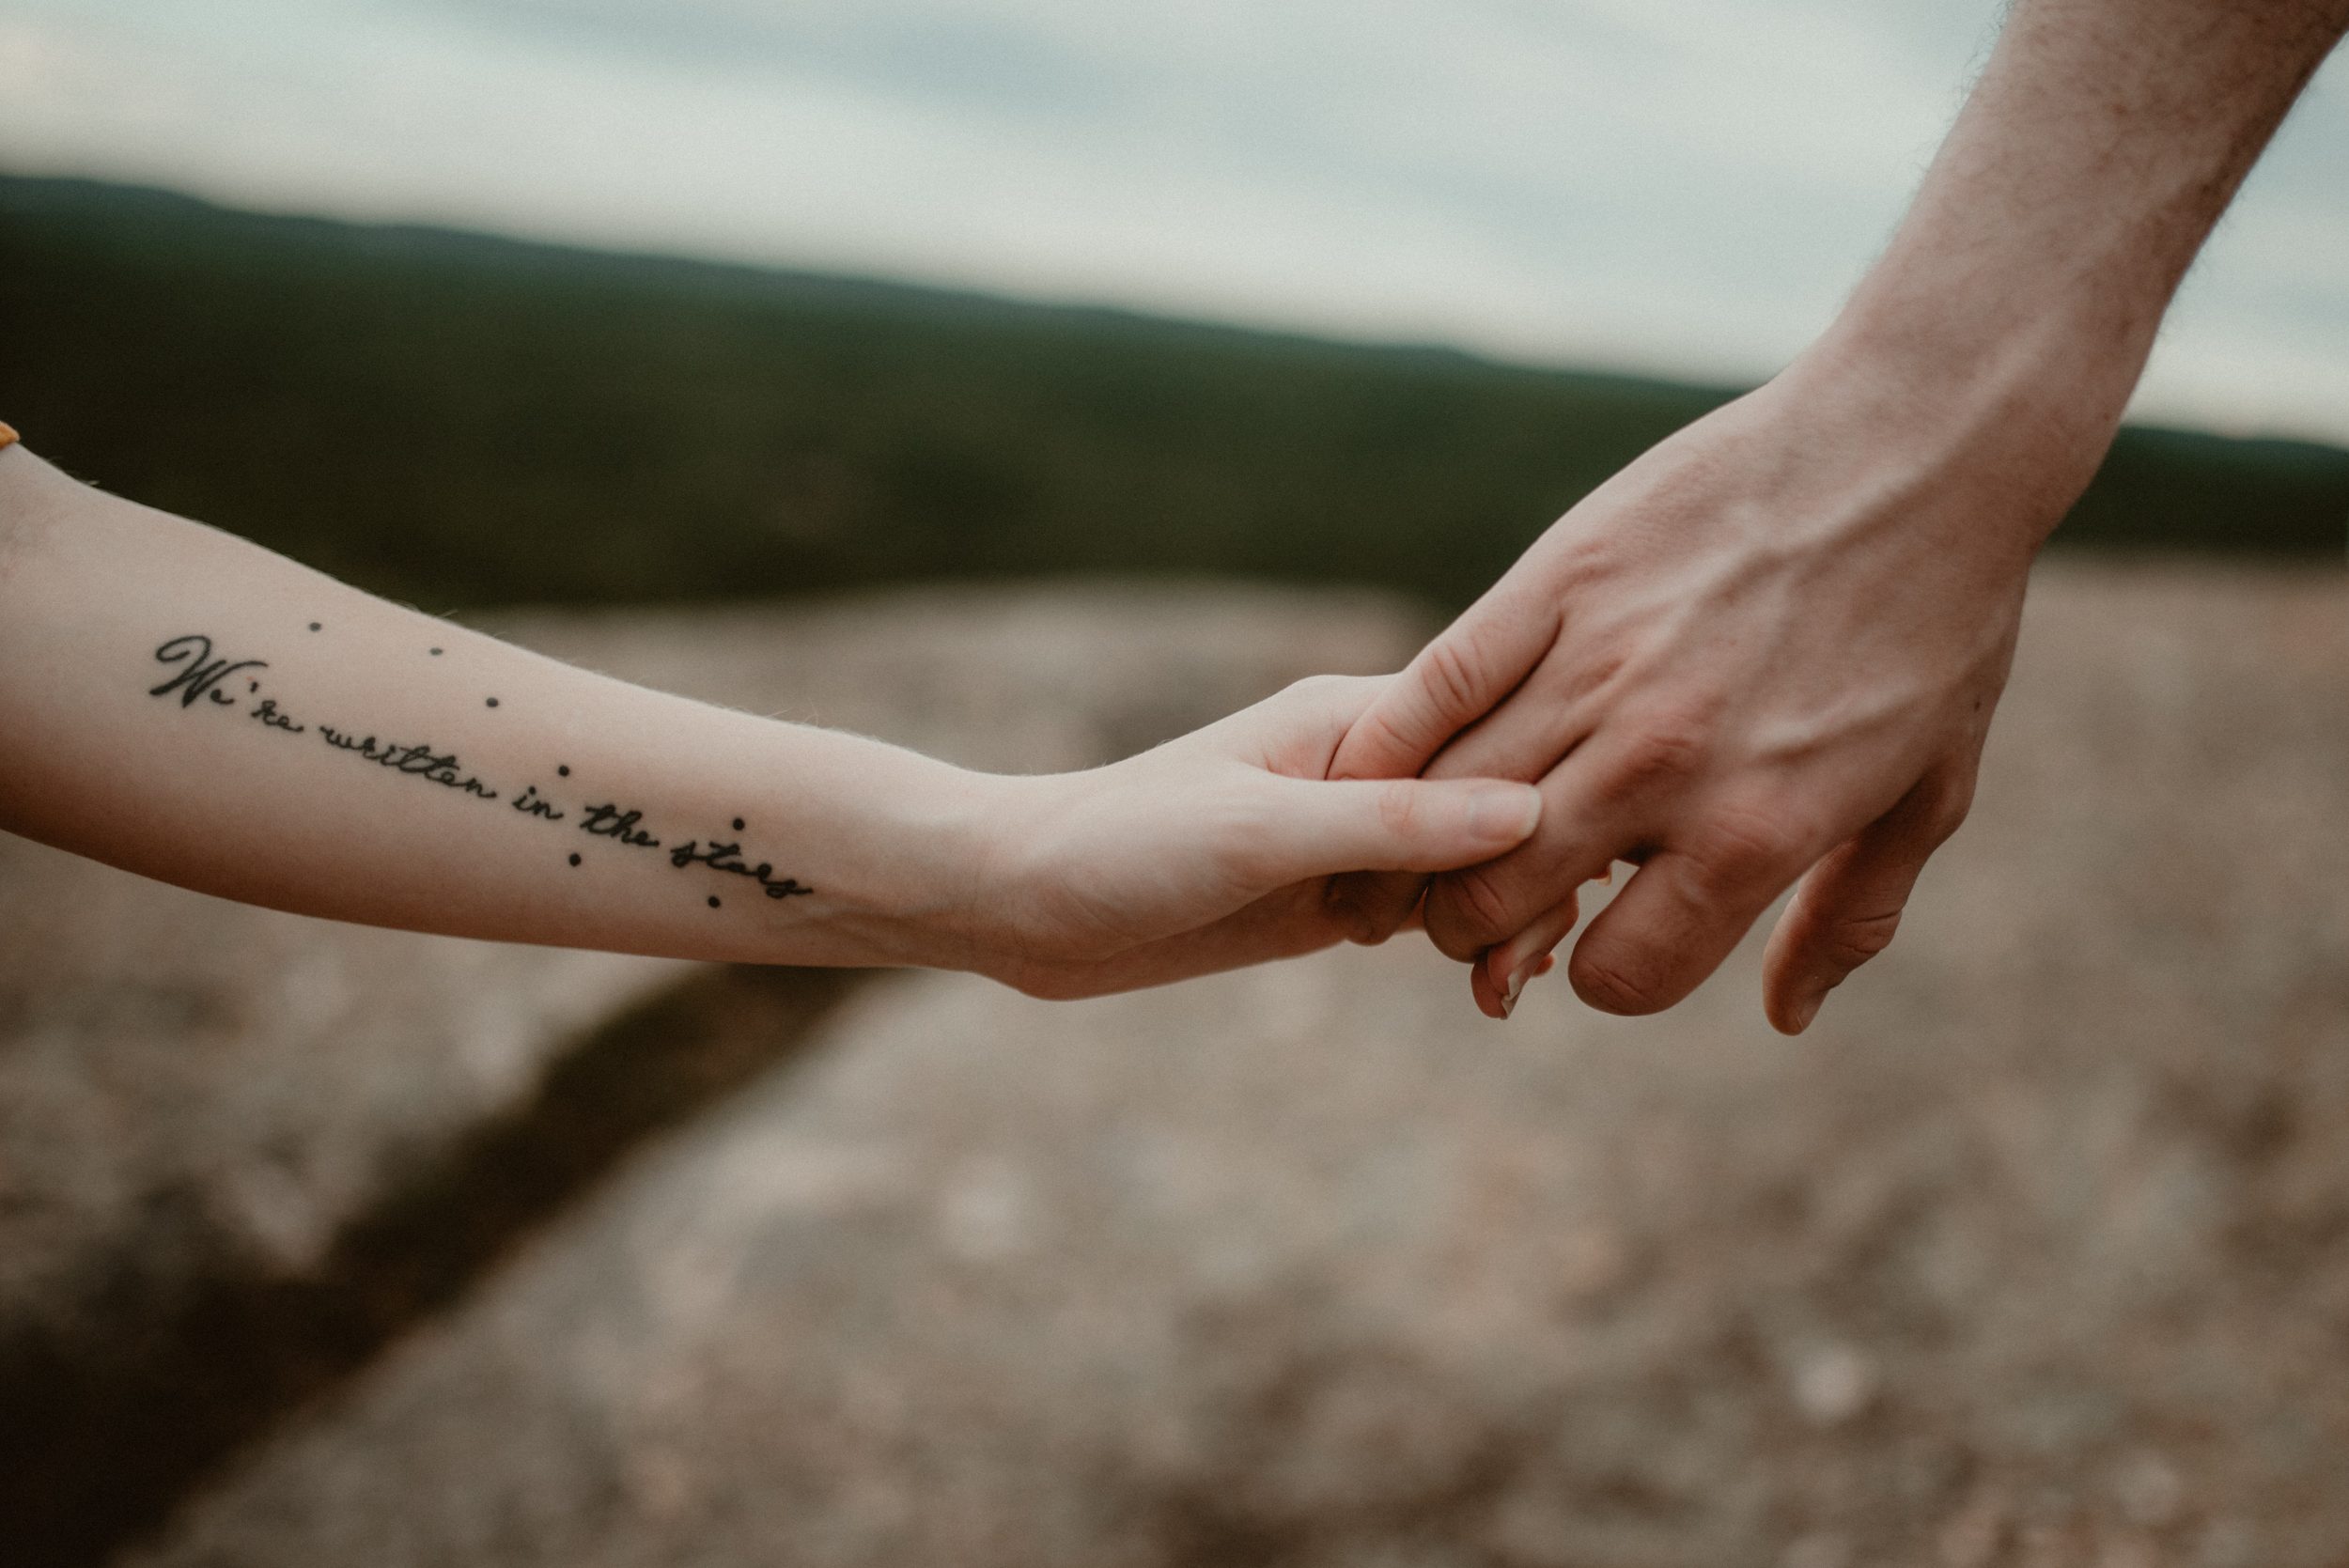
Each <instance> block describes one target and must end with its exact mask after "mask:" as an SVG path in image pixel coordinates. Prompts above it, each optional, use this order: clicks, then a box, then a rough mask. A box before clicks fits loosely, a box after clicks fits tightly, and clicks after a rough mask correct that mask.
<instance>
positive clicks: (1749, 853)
mask: <svg viewBox="0 0 2349 1568" xmlns="http://www.w3.org/2000/svg"><path fill="white" fill-rule="evenodd" d="M1809 841H1810V834H1809V831H1808V828H1807V826H1806V825H1805V824H1804V823H1803V822H1801V821H1800V820H1798V819H1797V817H1795V816H1794V815H1791V814H1788V813H1784V812H1778V811H1770V810H1766V809H1757V808H1754V807H1751V806H1738V807H1730V808H1726V809H1723V810H1719V811H1716V812H1715V813H1714V814H1713V815H1711V816H1710V817H1709V818H1708V819H1707V820H1706V821H1705V823H1704V825H1703V828H1702V829H1701V830H1700V831H1698V832H1697V834H1696V835H1695V836H1694V837H1693V838H1692V839H1691V841H1690V842H1689V844H1688V848H1687V851H1686V853H1687V855H1688V861H1689V863H1690V865H1691V867H1692V868H1693V870H1694V871H1695V873H1696V880H1697V883H1698V885H1699V886H1700V887H1701V888H1702V889H1703V891H1704V892H1706V893H1710V894H1713V895H1715V896H1730V895H1735V894H1738V893H1744V892H1747V891H1749V890H1750V888H1752V887H1753V886H1754V885H1755V884H1757V883H1759V882H1762V881H1765V880H1767V879H1768V878H1770V877H1776V876H1778V875H1779V874H1781V873H1782V872H1787V871H1791V870H1792V869H1793V867H1794V866H1795V864H1796V863H1797V862H1798V861H1799V860H1800V859H1801V858H1802V854H1803V850H1804V849H1805V847H1806V846H1808V844H1809Z"/></svg>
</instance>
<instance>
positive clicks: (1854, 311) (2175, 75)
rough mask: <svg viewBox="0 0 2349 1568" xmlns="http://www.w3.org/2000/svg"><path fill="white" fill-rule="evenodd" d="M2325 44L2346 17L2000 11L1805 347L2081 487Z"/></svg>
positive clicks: (2092, 4)
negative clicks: (1864, 368)
mask: <svg viewBox="0 0 2349 1568" xmlns="http://www.w3.org/2000/svg"><path fill="white" fill-rule="evenodd" d="M2344 30H2349V0H2020V3H2019V4H2017V5H2016V6H2015V8H2014V10H2013V13H2012V14H2011V16H2010V18H2009V20H2008V23H2007V25H2006V28H2005V30H2004V32H2003V34H2002V35H2001V36H2000V39H1999V43H1998V46H1997V48H1996V50H1995V51H1994V52H1993V54H1992V55H1991V58H1990V61H1989V63H1988V65H1987V67H1986V68H1985V69H1984V70H1983V76H1982V79H1981V81H1980V82H1979V83H1978V84H1977V85H1976V87H1975V89H1974V91H1973V93H1972V94H1971V96H1970V97H1969V98H1968V101H1967V104H1966V107H1965V109H1964V111H1963V112H1962V113H1961V115H1960V116H1959V117H1958V121H1957V124H1956V125H1955V127H1954V128H1953V129H1952V132H1951V133H1950V135H1949V137H1948V139H1947V141H1946V142H1945V143H1944V145H1943V147H1942V148H1941V150H1940V153H1939V154H1938V156H1937V158H1936V159H1935V161H1934V163H1933V165H1932V168H1931V170H1930V171H1929V172H1928V174H1927V176H1926V178H1925V180H1924V183H1923V186H1922V188H1921V190H1920V191H1919V193H1918V195H1917V198H1916V200H1915V202H1914V204H1913V205H1912V207H1911V208H1910V210H1909V212H1908V215H1907V217H1906V219H1905V220H1904V221H1903V223H1902V224H1901V225H1900V227H1899V229H1898V231H1897V232H1896V233H1895V235H1894V237H1893V239H1892V241H1891V242H1890V246H1889V247H1888V249H1887V251H1886V254H1885V256H1883V258H1882V259H1881V261H1880V262H1879V263H1878V264H1877V265H1876V266H1875V268H1874V269H1873V270H1872V271H1871V272H1870V273H1869V275H1868V277H1867V278H1866V279H1865V280H1864V281H1863V282H1862V284H1861V285H1860V287H1859V289H1858V290H1856V291H1855V293H1854V295H1853V298H1852V300H1851V302H1850V304H1849V306H1848V308H1847V309H1846V310H1845V312H1844V313H1843V317H1842V318H1841V319H1840V321H1839V322H1838V325H1837V327H1836V329H1835V330H1834V331H1833V332H1831V333H1830V334H1828V340H1827V342H1826V343H1825V344H1823V345H1822V349H1823V350H1825V351H1826V352H1827V353H1828V354H1829V355H1841V356H1843V357H1844V358H1845V359H1846V360H1847V361H1851V360H1856V361H1857V362H1859V363H1861V364H1865V365H1876V366H1888V365H1889V366H1890V367H1891V368H1892V373H1893V375H1894V376H1895V377H1896V378H1898V379H1899V380H1900V381H1901V383H1902V384H1903V386H1904V389H1905V390H1904V393H1903V396H1905V397H1906V398H1907V399H1909V400H1911V401H1912V403H1914V404H1916V405H1918V406H1920V407H1921V409H1922V411H1925V412H1927V413H1928V414H1929V415H1931V416H1933V417H1946V416H1948V415H1949V414H1950V413H1951V412H1952V411H1964V412H1966V413H1968V414H1970V415H1972V416H1973V417H1974V418H1975V419H1977V420H1978V421H1979V422H1980V423H1981V424H1982V425H1983V427H1996V428H1997V429H1998V431H1999V437H2000V442H1999V444H2000V445H2001V446H2003V447H2004V448H2006V450H2007V453H2008V460H2012V458H2013V448H2014V446H2015V441H2016V433H2017V431H2018V429H2023V428H2026V427H2029V428H2030V429H2035V430H2037V431H2038V432H2040V433H2041V434H2042V435H2043V436H2044V438H2045V440H2044V442H2043V444H2044V445H2045V446H2046V449H2047V452H2048V456H2049V461H2050V465H2051V475H2050V476H2051V479H2052V480H2053V481H2054V482H2055V483H2056V484H2057V485H2058V486H2059V488H2060V487H2061V484H2063V483H2067V482H2069V481H2070V480H2071V479H2072V478H2074V477H2077V479H2078V480H2080V481H2082V482H2084V481H2085V478H2086V474H2075V470H2076V469H2077V464H2078V460H2079V458H2078V454H2079V452H2080V451H2081V450H2082V449H2083V448H2085V449H2087V450H2088V451H2089V452H2090V453H2091V454H2092V456H2091V457H2090V458H2089V459H2088V460H2089V461H2090V462H2091V463H2092V460H2093V455H2100V454H2101V452H2102V448H2103V441H2104V439H2105V438H2106V437H2108V435H2109V433H2110V430H2111V428H2112V427H2114V426H2115V425H2117V423H2118V421H2119V419H2120V415H2121V411H2122V408H2123V405H2124V404H2125V403H2126V402H2127V399H2128V396H2129V394H2130V392H2131V390H2132V389H2133V388H2134V387H2135V385H2136V382H2137V379H2138V376H2139V373H2140V371H2141V370H2142V369H2143V366H2144V363H2145V359H2146V356H2147V354H2148V353H2149V351H2150V350H2151V349H2152V346H2153V342H2154V337H2155V332H2156V331H2157V330H2158V328H2159V326H2160V322H2161V318H2162V314H2163V312H2164V311H2165V310H2166V309H2167V308H2168V305H2169V303H2170V297H2171V295H2172V294H2173V293H2174V291H2175V290H2176V288H2177V286H2178V283H2179V281H2180V279H2181V278H2183V277H2184V275H2185V273H2186V269H2187V268H2188V267H2189V266H2190V265H2191V264H2192V262H2193V259H2194V256H2195V255H2196V253H2197V252H2198V251H2199V250H2200V249H2201V245H2202V242H2203V241H2204V240H2205V239H2206V238H2207V237H2208V236H2209V233H2210V231H2211V228H2212V226H2213V225H2215V224H2216V223H2217V220H2218V217H2219V215H2220V214H2221V213H2222V212H2223V211H2224V210H2225V209H2226V206H2227V203H2228V202H2229V201H2230V200H2231V199H2232V196H2233V194H2234V193H2235V190H2236V188H2237V187H2238V186H2239V185H2240V184H2241V183H2242V180H2243V178H2244V176H2245V175H2246V173H2248V170H2249V169H2250V167H2251V165H2252V163H2254V162H2255V161H2256V160H2257V158H2258V156H2259V154H2260V151H2261V149H2262V148H2263V147H2265V146H2266V144H2267V141H2268V138H2269V137H2270V136H2271V135H2272V134H2273V133H2274V132H2275V129H2276V127H2277V126H2278V125H2279V123H2280V122H2281V121H2282V119H2283V116H2284V115H2285V113H2286V112H2287V111H2288V110H2289V109H2290V108H2291V106H2292V103H2293V101H2294V100H2295V98H2296V97H2297V96H2298V94H2299V92H2300V90H2301V88H2302V87H2303V86H2304V85H2306V84H2307V82H2308V79H2309V77H2310V75H2311V74H2312V73H2313V72H2314V71H2315V70H2316V69H2317V67H2318V66H2319V65H2320V64H2321V63H2322V62H2323V61H2324V59H2325V56H2326V54H2327V53H2328V52H2329V51H2330V50H2331V49H2332V48H2333V47H2334V45H2335V44H2337V43H2338V41H2339V40H2340V39H2341V36H2342V33H2343V32H2344ZM2044 521H2045V524H2046V525H2048V526H2051V525H2052V522H2053V519H2052V518H2047V519H2045V520H2044ZM2034 542H2035V541H2034Z"/></svg>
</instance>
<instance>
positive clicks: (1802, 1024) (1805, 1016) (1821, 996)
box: [1795, 991, 1827, 1034]
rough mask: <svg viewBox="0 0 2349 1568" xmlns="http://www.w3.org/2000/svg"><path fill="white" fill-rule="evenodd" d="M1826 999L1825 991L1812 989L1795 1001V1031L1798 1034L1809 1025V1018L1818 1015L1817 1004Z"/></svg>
mask: <svg viewBox="0 0 2349 1568" xmlns="http://www.w3.org/2000/svg"><path fill="white" fill-rule="evenodd" d="M1823 1001H1827V993H1826V992H1825V991H1813V992H1812V994H1811V995H1809V996H1807V997H1805V998H1803V999H1802V1000H1801V1001H1798V1002H1797V1003H1795V1032H1796V1033H1797V1034H1800V1033H1801V1032H1803V1031H1804V1030H1806V1029H1809V1028H1810V1027H1811V1020H1812V1019H1813V1018H1815V1017H1818V1016H1819V1004H1820V1003H1821V1002H1823Z"/></svg>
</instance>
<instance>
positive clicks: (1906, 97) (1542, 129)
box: [0, 0, 2349, 440]
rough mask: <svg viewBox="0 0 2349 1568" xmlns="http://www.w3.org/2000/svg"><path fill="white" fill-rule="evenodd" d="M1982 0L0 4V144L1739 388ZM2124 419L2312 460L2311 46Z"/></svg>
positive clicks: (325, 204) (1966, 63)
mask: <svg viewBox="0 0 2349 1568" xmlns="http://www.w3.org/2000/svg"><path fill="white" fill-rule="evenodd" d="M1997 9H1998V8H1997V5H1996V4H1995V0H1180V3H1179V4H1176V5H1171V6H1170V5H1163V4H1154V5H1144V4H1143V3H1142V0H0V169H5V170H7V171H9V172H16V173H70V174H86V175H92V176H97V177H101V178H105V179H123V180H133V181H139V182H143V183H152V184H161V185H166V186H171V187H175V188H179V189H182V190H187V191H192V192H194V193H197V194H204V195H209V196H212V197H215V198H217V199H221V200H225V201H228V202H232V203H236V204H239V205H243V206H250V207H257V208H265V209H270V210H288V211H315V212H326V213H333V214H342V215H349V216H355V217H365V218H387V219H403V220H420V221H426V222H432V223H443V224H450V225H460V226H465V227H474V228H486V229H493V230H497V231H501V232H505V233H511V234H521V235H528V236H536V237H543V238H550V239H559V240H567V241H583V242H586V243H590V244H599V245H616V246H623V247H627V248H631V249H651V250H660V251H671V252H679V253H685V254H692V255H701V256H721V257H728V258H738V259H746V260H753V261H763V262H776V263H783V264H788V265H794V266H806V267H817V268H822V269H826V270H832V271H846V272H859V273H873V274H880V275H885V276H893V277H902V278H910V279H918V280H923V281H930V282H940V283H948V284H955V285H963V286H972V287H982V288H987V289H990V290H996V291H1002V292H1010V293H1017V294H1019V295H1023V296H1030V297H1035V298H1043V299H1053V300H1077V301H1090V302H1102V303H1121V304H1128V305H1135V306H1140V307H1143V308H1146V309H1152V310H1160V311H1168V312H1174V313H1179V314H1184V315H1194V316H1206V317H1212V318H1221V319H1227V320H1237V321H1243V322H1250V323H1258V324H1268V325H1275V326H1283V327H1292V328H1301V329H1305V330H1310V331H1316V332H1327V333H1333V334H1344V335H1347V336H1356V337H1369V338H1378V339H1401V340H1416V341H1429V340H1433V341H1440V342H1450V343H1457V344H1461V345H1465V346H1468V347H1470V348H1474V349H1483V350H1486V351H1488V352H1492V353H1496V354H1500V355H1503V356H1506V357H1510V358H1515V359H1524V360H1533V361H1540V362H1545V363H1595V364H1601V365H1615V366H1622V367H1626V368H1637V369H1653V370H1661V371H1666V372H1671V373H1679V374H1693V375H1699V376H1703V377H1708V378H1719V379H1735V380H1749V379H1758V378H1760V377H1762V376H1764V375H1766V374H1768V373H1769V372H1770V371H1771V370H1772V369H1773V368H1775V367H1776V366H1777V365H1780V364H1781V363H1782V362H1783V361H1784V360H1785V359H1786V358H1787V357H1788V356H1789V355H1791V354H1792V353H1793V352H1794V351H1795V350H1796V349H1798V348H1799V347H1800V346H1801V344H1802V343H1803V342H1805V341H1806V340H1807V339H1808V337H1809V336H1810V335H1811V334H1812V333H1814V332H1815V331H1816V330H1817V329H1818V328H1819V327H1820V326H1821V325H1822V324H1823V323H1824V322H1825V321H1826V320H1827V318H1828V316H1829V315H1830V313H1831V312H1832V311H1833V309H1834V307H1835V304H1836V303H1837V301H1838V300H1839V299H1840V298H1841V297H1842V295H1843V291H1844V290H1845V289H1846V288H1847V287H1849V286H1850V284H1851V282H1852V280H1853V279H1854V278H1855V277H1856V276H1857V275H1858V273H1859V270H1860V269H1861V268H1862V267H1863V266H1864V265H1865V263H1866V262H1867V260H1868V258H1869V257H1870V256H1871V255H1873V254H1874V252H1875V250H1876V248H1877V247H1878V246H1879V245H1880V244H1881V243H1882V241H1883V239H1884V237H1885V235H1886V233H1887V232H1888V231H1889V229H1890V225H1891V224H1892V222H1893V220H1894V219H1895V217H1896V216H1897V215H1898V213H1899V211H1900V209H1901V206H1902V204H1903V201H1904V199H1905V198H1906V194H1907V193H1908V192H1909V190H1910V189H1911V188H1912V187H1913V186H1914V184H1915V182H1916V179H1917V178H1918V175H1919V174H1920V173H1921V170H1922V168H1923V165H1924V162H1925V160H1926V158H1927V157H1928V155H1929V154H1930V153H1931V151H1932V148H1933V146H1934V144H1935V142H1936V141H1937V139H1938V137H1939V135H1940V133H1941V132H1942V130H1943V129H1944V128H1945V127H1946V125H1947V124H1948V122H1949V119H1950V117H1951V116H1952V114H1953V113H1954V111H1955V108H1956V105H1957V102H1958V100H1959V96H1960V94H1961V92H1962V90H1963V87H1964V84H1965V82H1966V80H1967V78H1968V74H1969V73H1970V72H1971V70H1973V69H1974V68H1975V67H1976V66H1977V65H1978V64H1979V62H1980V59H1981V56H1982V54H1983V50H1984V48H1985V47H1986V45H1987V42H1988V39H1989V35H1990V30H1991V28H1992V26H1993V24H1994V23H1995V19H1996V14H1997ZM2139 412H2140V413H2141V414H2143V415H2147V416H2154V417H2161V418H2167V419H2173V420H2186V421H2191V422H2194V423H2200V424H2206V425H2213V426H2217V427H2221V428H2228V429H2236V430H2251V429H2267V430H2279V431H2289V432H2296V433H2309V434H2318V435H2325V436H2328V437H2331V438H2333V439H2337V440H2349V59H2336V60H2335V61H2333V62H2332V64H2331V65H2330V66H2328V67H2327V68H2326V71H2325V73H2324V74H2323V75H2322V76H2320V78H2319V79H2318V82H2317V84H2316V85H2315V87H2314V88H2313V89H2312V90H2311V92H2310V96H2309V98H2308V99H2307V100H2306V101H2303V103H2302V105H2301V107H2300V110H2299V111H2298V113H2297V115H2296V116H2295V118H2294V119H2293V121H2292V122H2291V123H2290V124H2289V125H2287V127H2286V128H2285V131H2284V133H2283V135H2282V137H2281V138H2280V139H2279V142H2278V144H2277V146H2276V147H2275V148H2274V149H2273V150H2272V151H2271V153H2270V155H2269V157H2268V160H2267V162H2266V163H2264V164H2263V166H2262V168H2261V169H2260V171H2259V172H2258V173H2257V174H2255V175H2254V177H2253V179H2252V181H2251V185H2250V188H2249V189H2248V191H2247V193H2246V194H2245V196H2244V198H2243V199H2242V201H2241V202H2240V203H2238V205H2237V207H2236V210H2235V212H2234V214H2233V215H2232V217H2231V219H2230V220H2229V222H2228V225H2227V226H2226V228H2225V229H2224V230H2223V231H2222V232H2221V234H2220V236H2219V238H2218V240H2217V241H2216V242H2215V243H2214V244H2213V246H2212V247H2211V250H2210V252H2209V253H2208V254H2207V255H2206V256H2205V257H2204V259H2203V262H2202V264H2201V268H2200V269H2199V270H2198V272H2197V273H2196V275H2195V276H2194V277H2193V278H2192V279H2191V280H2190V281H2189V283H2188V285H2187V288H2186V296H2185V298H2184V301H2183V303H2182V304H2181V306H2180V308H2179V310H2178V311H2177V313H2176V314H2175V315H2174V316H2173V317H2172V318H2171V325H2170V330H2169V331H2168V333H2167V334H2166V335H2165V337H2164V340H2163V343H2162V345H2161V348H2160V349H2159V350H2158V352H2157V353H2156V356H2155V366H2154V370H2153V372H2152V374H2151V376H2150V377H2149V379H2148V381H2147V384H2146V388H2145V390H2144V392H2143V394H2142V395H2141V396H2140V399H2139Z"/></svg>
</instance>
